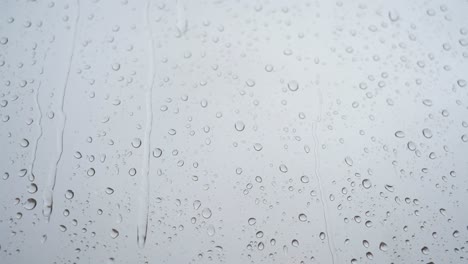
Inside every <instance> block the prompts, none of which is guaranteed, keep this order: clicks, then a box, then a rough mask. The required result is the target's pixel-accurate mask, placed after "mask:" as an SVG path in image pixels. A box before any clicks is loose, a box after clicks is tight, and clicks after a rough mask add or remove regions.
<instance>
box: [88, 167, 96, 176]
mask: <svg viewBox="0 0 468 264" xmlns="http://www.w3.org/2000/svg"><path fill="white" fill-rule="evenodd" d="M86 173H87V174H88V176H89V177H92V176H94V174H95V173H96V171H95V170H94V168H89V169H88V171H87V172H86Z"/></svg>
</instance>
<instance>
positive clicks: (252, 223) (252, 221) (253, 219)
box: [247, 217, 257, 225]
mask: <svg viewBox="0 0 468 264" xmlns="http://www.w3.org/2000/svg"><path fill="white" fill-rule="evenodd" d="M247 222H248V223H249V225H255V223H257V219H255V218H253V217H251V218H249V220H248V221H247Z"/></svg>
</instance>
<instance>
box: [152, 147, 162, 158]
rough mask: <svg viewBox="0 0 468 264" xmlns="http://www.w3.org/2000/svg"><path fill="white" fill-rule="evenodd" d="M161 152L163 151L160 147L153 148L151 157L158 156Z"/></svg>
mask: <svg viewBox="0 0 468 264" xmlns="http://www.w3.org/2000/svg"><path fill="white" fill-rule="evenodd" d="M162 153H163V152H162V149H160V148H155V149H154V150H153V157H155V158H159V157H161V155H162Z"/></svg>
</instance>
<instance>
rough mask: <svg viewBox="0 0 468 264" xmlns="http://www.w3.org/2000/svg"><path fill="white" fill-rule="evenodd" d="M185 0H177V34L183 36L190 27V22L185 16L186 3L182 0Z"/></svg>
mask: <svg viewBox="0 0 468 264" xmlns="http://www.w3.org/2000/svg"><path fill="white" fill-rule="evenodd" d="M182 1H183V0H176V9H177V18H176V27H177V36H178V37H182V36H183V35H184V34H185V32H187V29H188V22H187V18H186V16H185V5H184V3H183V2H182Z"/></svg>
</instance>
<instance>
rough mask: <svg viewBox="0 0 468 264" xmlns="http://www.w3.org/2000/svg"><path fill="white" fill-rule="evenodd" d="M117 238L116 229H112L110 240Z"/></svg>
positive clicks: (117, 232)
mask: <svg viewBox="0 0 468 264" xmlns="http://www.w3.org/2000/svg"><path fill="white" fill-rule="evenodd" d="M118 236H119V231H117V229H114V228H113V229H112V230H111V232H110V237H111V238H112V239H116V238H117V237H118Z"/></svg>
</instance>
